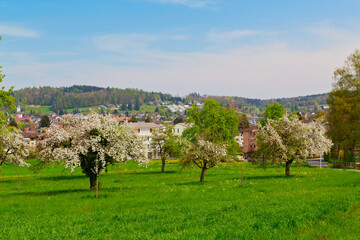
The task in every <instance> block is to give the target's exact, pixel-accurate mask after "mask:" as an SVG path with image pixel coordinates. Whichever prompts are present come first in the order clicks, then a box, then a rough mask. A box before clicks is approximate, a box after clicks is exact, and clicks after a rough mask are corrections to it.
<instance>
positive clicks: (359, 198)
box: [0, 161, 360, 239]
mask: <svg viewBox="0 0 360 240" xmlns="http://www.w3.org/2000/svg"><path fill="white" fill-rule="evenodd" d="M244 166H245V167H244V185H243V187H241V181H240V176H241V166H240V165H239V164H224V165H221V166H218V167H216V168H213V169H210V170H209V171H208V172H207V173H206V176H205V183H199V182H198V181H199V177H200V171H199V169H197V168H190V169H183V170H182V169H181V167H180V166H179V165H178V164H177V163H176V162H175V161H173V162H172V163H171V164H167V166H166V170H167V172H166V173H164V174H161V173H160V172H159V170H160V162H159V161H152V162H151V164H149V166H148V167H147V168H145V167H138V166H137V165H136V164H134V163H132V162H129V163H127V164H122V165H120V167H119V168H118V169H117V168H114V167H113V168H110V169H109V171H108V173H102V175H101V176H100V182H101V188H102V189H101V190H100V193H99V198H97V199H96V198H95V197H94V195H95V193H94V192H90V191H89V190H88V188H89V180H88V179H87V178H86V177H85V176H84V175H83V174H82V173H81V171H80V170H77V171H76V172H74V173H73V174H70V173H69V171H67V170H65V171H64V170H63V168H61V167H59V168H55V167H54V168H49V169H44V170H42V171H41V172H40V173H39V174H38V175H36V176H34V174H32V173H31V172H30V171H29V170H28V169H27V168H19V167H12V166H3V168H2V172H1V174H0V176H1V179H0V198H1V207H0V219H1V220H0V221H1V223H0V226H1V232H0V239H359V238H360V186H359V183H360V173H359V172H350V171H340V170H332V169H317V168H310V167H292V169H291V171H292V174H293V176H292V177H284V169H278V171H276V169H275V168H268V169H266V170H263V169H259V168H256V167H254V166H252V165H250V164H246V165H245V164H244ZM18 177H20V181H21V182H20V183H21V189H20V190H18Z"/></svg>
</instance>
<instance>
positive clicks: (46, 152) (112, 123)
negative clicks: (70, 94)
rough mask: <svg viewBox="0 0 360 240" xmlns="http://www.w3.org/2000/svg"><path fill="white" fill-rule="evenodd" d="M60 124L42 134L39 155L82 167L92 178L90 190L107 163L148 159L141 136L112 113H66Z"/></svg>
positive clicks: (50, 159)
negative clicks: (108, 114) (117, 119)
mask: <svg viewBox="0 0 360 240" xmlns="http://www.w3.org/2000/svg"><path fill="white" fill-rule="evenodd" d="M60 124H61V125H62V127H59V126H58V125H52V126H50V128H48V129H47V131H46V133H45V134H44V135H43V136H42V138H43V140H42V141H40V142H39V144H38V149H39V151H40V155H41V156H43V158H44V159H45V162H53V161H56V162H64V163H65V167H66V168H70V169H71V170H73V169H74V168H76V167H81V168H82V170H83V173H85V174H86V176H88V177H89V178H90V188H91V189H94V188H95V187H96V186H97V184H96V183H97V178H98V175H99V174H100V173H101V172H102V171H103V170H104V168H105V167H106V166H107V165H108V164H111V163H114V162H126V161H128V160H130V159H132V160H134V161H137V162H138V163H139V164H146V163H147V162H148V159H147V158H146V151H145V146H144V144H143V141H142V138H141V137H140V136H138V135H137V134H136V133H135V132H134V131H133V130H132V129H130V128H129V127H128V126H126V125H122V124H119V123H118V122H117V121H116V120H115V119H114V118H111V117H110V116H103V115H101V114H97V113H94V112H93V113H91V114H90V115H88V116H87V119H80V118H77V117H75V116H73V115H64V117H63V119H62V120H61V122H60ZM96 189H97V187H96Z"/></svg>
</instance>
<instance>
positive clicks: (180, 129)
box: [173, 123, 187, 136]
mask: <svg viewBox="0 0 360 240" xmlns="http://www.w3.org/2000/svg"><path fill="white" fill-rule="evenodd" d="M186 126H187V124H186V123H178V124H175V125H174V129H173V133H174V134H176V135H179V136H181V135H182V133H183V132H184V130H185V129H186Z"/></svg>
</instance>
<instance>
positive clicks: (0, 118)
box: [0, 66, 16, 125]
mask: <svg viewBox="0 0 360 240" xmlns="http://www.w3.org/2000/svg"><path fill="white" fill-rule="evenodd" d="M1 68H2V67H1V66H0V83H2V81H3V79H4V78H5V74H3V73H2V71H1ZM13 89H14V87H11V88H10V89H9V90H6V89H5V87H4V86H2V87H1V88H0V125H3V124H5V123H6V121H7V119H6V116H5V112H6V111H7V112H9V111H11V110H15V109H16V108H15V99H14V98H13V96H12V95H11V93H12V91H13Z"/></svg>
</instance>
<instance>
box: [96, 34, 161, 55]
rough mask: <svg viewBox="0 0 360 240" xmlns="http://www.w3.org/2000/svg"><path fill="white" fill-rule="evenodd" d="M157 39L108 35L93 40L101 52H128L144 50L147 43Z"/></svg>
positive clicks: (140, 36) (143, 35) (139, 35)
mask: <svg viewBox="0 0 360 240" xmlns="http://www.w3.org/2000/svg"><path fill="white" fill-rule="evenodd" d="M158 38H159V37H158V36H156V35H145V34H109V35H104V36H96V37H94V38H93V41H94V44H95V45H96V46H97V47H98V48H99V49H101V50H106V51H116V52H125V51H126V52H128V51H139V50H142V49H145V48H146V47H147V46H148V44H149V43H151V42H154V41H156V40H157V39H158Z"/></svg>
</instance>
